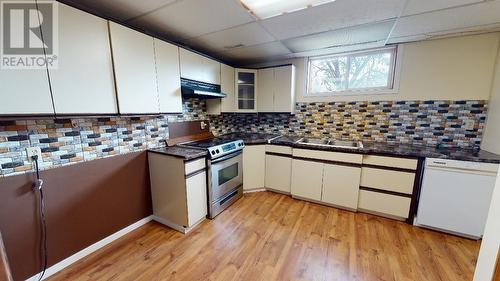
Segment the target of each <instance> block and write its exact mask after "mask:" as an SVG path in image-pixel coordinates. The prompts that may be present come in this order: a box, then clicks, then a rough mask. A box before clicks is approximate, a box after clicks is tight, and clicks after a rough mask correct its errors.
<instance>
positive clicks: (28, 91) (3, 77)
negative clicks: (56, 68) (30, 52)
mask: <svg viewBox="0 0 500 281" xmlns="http://www.w3.org/2000/svg"><path fill="white" fill-rule="evenodd" d="M30 2H31V3H32V4H34V3H35V1H34V0H31V1H30ZM2 20H3V18H2ZM1 32H3V30H2V31H1ZM31 41H33V42H30V44H37V45H34V46H33V47H37V48H42V42H41V41H40V40H31ZM1 44H3V42H2V43H1ZM0 87H1V89H0V114H5V115H12V114H54V108H53V107H52V97H51V95H50V90H49V80H48V77H47V70H46V69H45V68H44V69H29V70H28V69H3V68H1V67H0Z"/></svg>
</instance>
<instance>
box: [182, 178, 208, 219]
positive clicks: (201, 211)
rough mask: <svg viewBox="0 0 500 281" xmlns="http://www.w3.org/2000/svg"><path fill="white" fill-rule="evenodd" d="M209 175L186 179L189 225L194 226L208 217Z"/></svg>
mask: <svg viewBox="0 0 500 281" xmlns="http://www.w3.org/2000/svg"><path fill="white" fill-rule="evenodd" d="M206 181H207V174H206V173H205V172H202V173H199V174H196V175H194V176H192V177H189V178H187V179H186V196H187V202H188V210H187V211H188V212H187V213H188V225H189V226H193V225H195V224H196V223H197V222H199V221H200V220H202V219H203V218H205V216H206V215H207V185H206Z"/></svg>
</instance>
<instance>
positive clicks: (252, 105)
mask: <svg viewBox="0 0 500 281" xmlns="http://www.w3.org/2000/svg"><path fill="white" fill-rule="evenodd" d="M235 76H236V77H235V78H236V79H235V80H236V81H235V82H236V83H235V84H236V97H237V98H236V108H237V109H238V111H241V112H255V111H256V110H257V100H256V98H257V92H256V91H257V70H254V69H236V71H235Z"/></svg>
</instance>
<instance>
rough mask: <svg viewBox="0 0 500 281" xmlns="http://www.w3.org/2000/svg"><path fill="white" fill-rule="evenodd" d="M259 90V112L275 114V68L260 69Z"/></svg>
mask: <svg viewBox="0 0 500 281" xmlns="http://www.w3.org/2000/svg"><path fill="white" fill-rule="evenodd" d="M258 76H259V88H258V90H257V93H258V95H259V96H258V102H257V111H259V112H273V111H274V88H275V79H274V68H264V69H259V71H258Z"/></svg>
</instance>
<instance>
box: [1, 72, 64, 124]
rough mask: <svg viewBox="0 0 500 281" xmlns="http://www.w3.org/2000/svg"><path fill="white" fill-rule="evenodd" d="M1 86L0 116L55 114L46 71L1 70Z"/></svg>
mask: <svg viewBox="0 0 500 281" xmlns="http://www.w3.org/2000/svg"><path fill="white" fill-rule="evenodd" d="M28 82H29V83H28ZM0 85H2V89H1V90H0V114H2V115H14V114H20V115H22V114H54V108H53V107H52V100H51V97H50V90H49V83H48V79H47V71H46V70H45V69H43V70H38V69H37V70H17V69H16V70H11V69H0Z"/></svg>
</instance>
